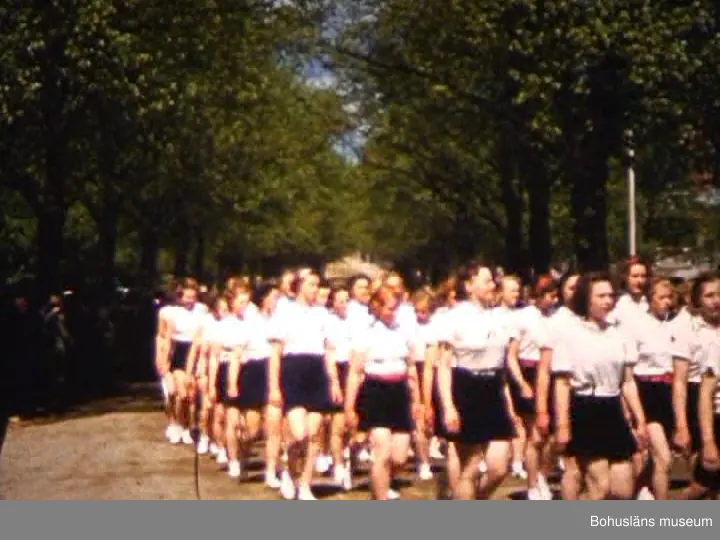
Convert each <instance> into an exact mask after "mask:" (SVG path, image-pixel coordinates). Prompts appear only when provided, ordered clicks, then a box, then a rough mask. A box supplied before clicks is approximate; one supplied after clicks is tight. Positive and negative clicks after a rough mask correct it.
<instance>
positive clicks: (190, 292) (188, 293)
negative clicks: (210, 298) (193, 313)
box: [180, 289, 197, 308]
mask: <svg viewBox="0 0 720 540" xmlns="http://www.w3.org/2000/svg"><path fill="white" fill-rule="evenodd" d="M195 302H197V291H196V290H195V289H183V291H182V294H181V295H180V304H181V305H182V306H183V307H186V308H192V307H193V306H194V305H195Z"/></svg>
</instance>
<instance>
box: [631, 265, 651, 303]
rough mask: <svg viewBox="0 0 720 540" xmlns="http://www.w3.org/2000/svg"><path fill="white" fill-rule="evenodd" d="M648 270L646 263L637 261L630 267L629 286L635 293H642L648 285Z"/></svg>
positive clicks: (632, 292)
mask: <svg viewBox="0 0 720 540" xmlns="http://www.w3.org/2000/svg"><path fill="white" fill-rule="evenodd" d="M647 281H648V272H647V268H646V267H645V265H644V264H640V263H636V264H633V265H632V266H630V268H628V276H627V288H628V292H629V293H630V294H633V295H637V294H642V293H643V291H644V290H645V287H646V286H647Z"/></svg>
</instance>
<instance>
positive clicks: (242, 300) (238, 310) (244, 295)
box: [232, 292, 250, 317]
mask: <svg viewBox="0 0 720 540" xmlns="http://www.w3.org/2000/svg"><path fill="white" fill-rule="evenodd" d="M249 304H250V293H248V292H241V293H238V294H237V295H235V299H234V300H233V305H232V311H233V313H234V314H235V315H237V316H238V317H242V316H243V315H245V310H247V307H248V305H249Z"/></svg>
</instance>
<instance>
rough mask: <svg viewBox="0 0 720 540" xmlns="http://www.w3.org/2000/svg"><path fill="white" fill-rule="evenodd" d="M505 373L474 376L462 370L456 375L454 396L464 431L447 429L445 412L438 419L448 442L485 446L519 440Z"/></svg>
mask: <svg viewBox="0 0 720 540" xmlns="http://www.w3.org/2000/svg"><path fill="white" fill-rule="evenodd" d="M504 388H505V375H504V373H501V372H497V373H488V372H477V373H476V372H473V371H469V370H466V369H462V368H454V369H453V371H452V396H453V402H454V404H455V408H456V409H457V411H458V415H459V416H460V431H459V432H457V433H449V432H447V429H445V428H444V422H445V421H444V418H443V416H444V411H442V407H440V411H441V412H440V414H439V415H437V416H438V417H440V418H439V421H440V422H441V424H442V425H443V435H444V436H445V438H447V440H449V441H452V442H456V443H460V444H485V443H488V442H490V441H509V440H511V439H512V438H513V437H515V426H514V425H513V422H512V419H511V417H510V412H509V410H508V406H507V405H508V404H507V401H506V399H505V393H504Z"/></svg>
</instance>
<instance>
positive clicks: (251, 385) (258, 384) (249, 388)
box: [235, 359, 268, 410]
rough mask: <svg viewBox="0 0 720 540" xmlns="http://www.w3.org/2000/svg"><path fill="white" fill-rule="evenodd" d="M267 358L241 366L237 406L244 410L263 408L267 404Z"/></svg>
mask: <svg viewBox="0 0 720 540" xmlns="http://www.w3.org/2000/svg"><path fill="white" fill-rule="evenodd" d="M267 366H268V361H267V359H262V360H251V361H250V362H245V363H244V364H243V365H242V367H241V368H240V381H239V385H238V386H239V392H238V397H237V399H236V400H235V406H236V407H237V408H239V409H243V410H253V409H262V408H263V407H264V406H265V405H266V404H267Z"/></svg>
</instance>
